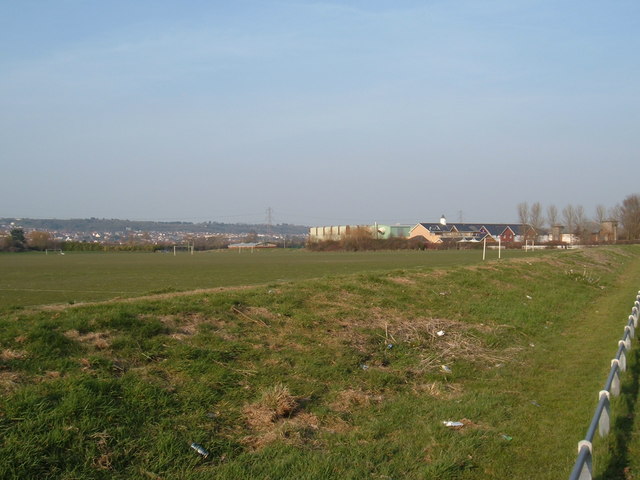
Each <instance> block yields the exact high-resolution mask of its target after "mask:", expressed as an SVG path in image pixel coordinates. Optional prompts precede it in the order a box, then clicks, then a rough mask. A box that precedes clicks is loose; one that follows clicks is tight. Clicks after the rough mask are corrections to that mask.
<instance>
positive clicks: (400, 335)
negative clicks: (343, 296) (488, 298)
mask: <svg viewBox="0 0 640 480" xmlns="http://www.w3.org/2000/svg"><path fill="white" fill-rule="evenodd" d="M342 326H343V329H342V330H341V331H338V332H337V335H338V336H341V337H342V338H346V339H347V341H348V342H349V343H350V344H351V346H352V347H353V348H356V349H357V350H359V351H361V352H363V353H366V352H367V351H368V350H369V349H370V345H371V344H370V338H369V336H368V335H367V334H365V333H363V331H362V328H367V329H371V328H374V329H377V330H379V331H380V332H381V333H379V334H378V335H379V336H380V342H384V343H385V344H396V345H397V344H401V343H405V344H410V345H411V346H413V347H414V348H417V349H419V350H420V356H421V360H420V365H421V370H422V371H425V370H438V369H440V368H441V365H442V364H443V363H447V362H452V361H454V360H465V361H469V362H472V363H475V364H483V365H488V366H493V365H495V364H499V363H504V362H505V361H507V360H508V359H509V358H511V357H512V356H513V355H514V354H515V353H516V349H507V350H503V351H500V352H496V351H495V350H492V349H490V348H488V347H486V346H485V345H484V344H483V341H482V340H481V339H480V338H479V337H478V335H477V333H476V332H478V331H483V332H485V333H489V334H490V333H492V332H495V331H497V330H499V329H500V328H504V327H502V326H499V325H498V326H491V325H479V324H467V323H465V322H461V321H457V320H449V319H443V318H412V319H407V318H404V317H402V316H401V315H399V314H391V313H389V312H388V311H382V310H379V309H373V310H372V311H371V315H370V316H369V317H368V318H367V319H366V320H353V321H350V320H348V321H344V322H342ZM382 332H384V333H382Z"/></svg>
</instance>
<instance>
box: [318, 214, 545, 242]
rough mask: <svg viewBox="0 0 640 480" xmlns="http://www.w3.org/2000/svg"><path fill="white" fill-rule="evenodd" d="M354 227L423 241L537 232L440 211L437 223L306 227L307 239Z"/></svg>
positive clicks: (511, 238)
mask: <svg viewBox="0 0 640 480" xmlns="http://www.w3.org/2000/svg"><path fill="white" fill-rule="evenodd" d="M358 231H366V232H368V233H369V234H370V235H371V236H372V237H373V238H377V239H388V238H416V239H420V238H422V239H423V240H424V241H425V242H426V243H435V244H437V243H442V242H446V241H455V242H461V243H476V242H480V241H482V240H484V239H485V238H486V239H487V240H489V241H496V242H497V241H500V242H503V243H511V242H519V241H525V240H533V239H535V237H536V236H537V232H536V231H535V230H534V229H533V227H531V225H521V224H508V223H447V221H446V219H445V217H444V215H443V216H442V218H440V221H439V222H437V223H418V224H416V225H415V226H411V225H381V224H378V223H375V224H373V225H332V226H322V227H311V228H309V240H310V241H312V242H314V241H324V240H341V239H343V238H346V237H348V236H350V235H354V234H356V233H357V232H358Z"/></svg>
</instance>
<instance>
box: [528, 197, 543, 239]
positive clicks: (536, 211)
mask: <svg viewBox="0 0 640 480" xmlns="http://www.w3.org/2000/svg"><path fill="white" fill-rule="evenodd" d="M529 223H530V224H531V226H532V227H533V228H534V230H535V231H536V232H537V233H540V230H542V227H543V226H544V215H543V214H542V205H540V202H535V203H534V204H533V205H531V210H530V212H529Z"/></svg>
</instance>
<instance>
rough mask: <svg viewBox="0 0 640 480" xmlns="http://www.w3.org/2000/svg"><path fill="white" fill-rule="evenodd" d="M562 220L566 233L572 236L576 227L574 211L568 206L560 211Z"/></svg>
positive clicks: (571, 206)
mask: <svg viewBox="0 0 640 480" xmlns="http://www.w3.org/2000/svg"><path fill="white" fill-rule="evenodd" d="M562 219H563V220H564V223H565V225H566V227H567V231H568V232H569V233H570V234H571V235H573V234H574V233H575V227H576V210H575V208H574V207H573V205H571V204H569V205H567V206H566V207H564V208H563V209H562Z"/></svg>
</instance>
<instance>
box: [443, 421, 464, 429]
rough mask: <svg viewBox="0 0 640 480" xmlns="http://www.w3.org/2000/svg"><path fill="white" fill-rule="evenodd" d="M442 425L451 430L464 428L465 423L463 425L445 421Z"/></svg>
mask: <svg viewBox="0 0 640 480" xmlns="http://www.w3.org/2000/svg"><path fill="white" fill-rule="evenodd" d="M442 424H443V425H444V426H445V427H450V428H456V427H464V423H462V422H455V421H453V420H444V421H443V422H442Z"/></svg>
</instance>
